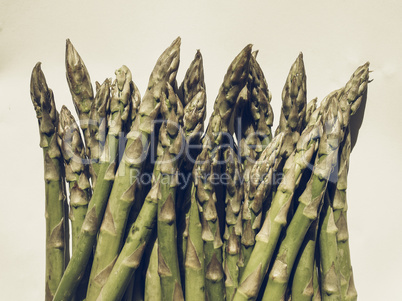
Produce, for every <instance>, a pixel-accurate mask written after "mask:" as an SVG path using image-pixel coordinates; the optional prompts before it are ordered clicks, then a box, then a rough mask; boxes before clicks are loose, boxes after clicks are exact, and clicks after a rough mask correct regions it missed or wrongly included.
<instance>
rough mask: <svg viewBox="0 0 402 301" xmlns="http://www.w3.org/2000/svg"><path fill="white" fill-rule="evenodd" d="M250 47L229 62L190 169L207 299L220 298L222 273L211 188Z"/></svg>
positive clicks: (222, 293)
mask: <svg viewBox="0 0 402 301" xmlns="http://www.w3.org/2000/svg"><path fill="white" fill-rule="evenodd" d="M250 56H251V45H248V46H246V47H245V48H244V49H243V50H242V51H241V52H240V54H239V55H237V57H236V58H235V59H234V60H233V62H232V63H231V65H230V66H229V68H228V71H227V73H226V75H225V77H224V80H223V84H222V85H221V87H220V89H219V93H218V96H217V98H216V101H215V104H214V111H213V112H212V115H211V117H210V120H209V124H208V127H207V130H206V133H205V136H204V137H203V139H202V144H203V150H202V151H201V153H200V154H199V155H198V157H197V161H196V164H195V166H194V170H195V172H194V173H193V175H194V182H195V189H196V196H197V201H198V203H199V205H200V208H201V209H202V214H201V221H202V222H201V223H202V239H203V240H204V254H205V265H206V270H205V275H206V293H207V298H208V300H223V299H224V295H225V292H224V282H223V276H224V275H223V270H222V240H221V234H220V228H219V218H218V212H217V204H216V202H217V199H216V194H215V188H214V185H213V183H212V182H213V181H214V177H215V176H216V175H217V174H219V171H218V168H217V167H218V162H219V160H220V152H221V150H220V145H221V144H224V143H228V142H230V141H227V140H228V139H227V136H228V127H229V122H230V119H231V115H232V111H233V107H234V104H235V101H236V99H237V97H238V95H239V93H240V91H241V90H242V89H243V87H244V85H245V84H246V80H247V77H248V74H249V61H250Z"/></svg>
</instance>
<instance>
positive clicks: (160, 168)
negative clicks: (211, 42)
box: [97, 87, 183, 300]
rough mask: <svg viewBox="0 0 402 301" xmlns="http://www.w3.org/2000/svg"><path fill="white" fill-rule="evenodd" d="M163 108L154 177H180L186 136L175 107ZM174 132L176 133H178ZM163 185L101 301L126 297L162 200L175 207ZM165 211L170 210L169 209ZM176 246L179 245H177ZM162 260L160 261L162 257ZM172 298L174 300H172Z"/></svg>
mask: <svg viewBox="0 0 402 301" xmlns="http://www.w3.org/2000/svg"><path fill="white" fill-rule="evenodd" d="M168 89H169V90H171V89H172V88H171V87H169V88H168ZM165 98H166V96H165V95H164V94H161V96H160V99H161V102H162V101H163V102H164V101H168V100H165ZM144 99H145V97H144ZM143 103H144V101H143ZM163 107H164V109H161V113H162V114H163V117H164V119H165V120H166V119H167V121H165V122H164V123H163V124H162V126H161V129H160V133H159V145H158V151H157V154H158V159H157V161H156V163H155V167H154V175H155V174H156V175H159V173H160V174H169V175H174V174H176V173H177V168H178V166H179V163H180V160H179V159H178V158H177V157H176V158H175V156H176V155H178V154H180V151H182V143H183V142H182V134H181V133H179V131H178V128H177V124H174V122H175V121H176V122H177V115H176V114H173V113H172V111H173V106H171V108H170V109H168V110H166V107H165V106H163ZM140 111H141V110H140ZM171 118H172V119H171ZM172 124H174V126H172ZM174 129H176V132H175V130H174ZM174 132H175V133H174ZM172 133H173V135H174V138H175V139H172V138H171V136H170V137H168V135H171V134H172ZM161 182H162V178H161V177H159V176H158V177H157V179H154V182H153V186H152V188H151V190H150V192H149V193H148V196H147V197H146V199H145V202H144V205H143V206H142V208H141V211H140V214H139V215H138V217H137V219H136V221H135V222H134V224H133V225H132V226H131V229H130V233H129V235H128V237H127V239H126V242H125V244H124V246H123V248H122V250H121V252H120V254H119V256H118V257H117V260H116V263H115V264H114V266H113V268H112V269H111V272H110V274H109V277H108V278H107V281H106V283H105V285H104V286H103V288H102V290H101V292H100V295H99V296H98V298H97V300H118V299H119V298H121V297H122V295H123V294H124V291H125V289H126V287H127V285H128V284H129V281H130V278H131V277H132V275H133V274H134V272H135V270H136V269H137V267H138V266H139V264H140V261H141V258H142V254H143V252H144V249H145V246H146V243H147V241H148V240H149V238H150V235H151V234H152V231H153V229H154V227H155V224H156V216H157V212H158V202H159V200H163V199H164V200H165V203H166V202H168V203H167V204H168V205H169V206H170V207H171V206H172V205H171V204H169V202H173V200H172V197H173V196H172V195H171V194H169V195H168V196H166V193H165V192H163V195H162V189H161V188H162V184H161ZM170 184H171V185H172V186H174V185H175V184H176V183H175V182H170ZM166 197H167V198H166ZM165 208H166V209H168V207H165ZM173 208H174V206H173ZM162 213H163V212H162ZM165 213H166V212H165ZM168 213H171V212H168ZM159 218H164V219H165V220H167V219H168V218H169V219H170V220H172V215H171V214H167V213H166V214H164V215H162V216H161V214H160V215H159ZM159 243H160V236H159ZM172 243H173V244H175V242H172ZM158 256H159V258H160V253H159V254H158ZM160 263H161V260H159V264H158V269H159V275H160V276H162V274H163V276H165V274H164V273H162V272H166V271H167V269H168V267H167V266H166V265H165V266H161V264H160ZM162 289H163V285H162ZM180 290H181V288H180V287H179V283H177V284H176V286H175V289H174V291H173V298H176V297H177V298H178V297H179V296H180ZM168 297H169V298H172V297H171V296H168Z"/></svg>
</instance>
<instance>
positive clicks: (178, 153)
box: [157, 85, 184, 301]
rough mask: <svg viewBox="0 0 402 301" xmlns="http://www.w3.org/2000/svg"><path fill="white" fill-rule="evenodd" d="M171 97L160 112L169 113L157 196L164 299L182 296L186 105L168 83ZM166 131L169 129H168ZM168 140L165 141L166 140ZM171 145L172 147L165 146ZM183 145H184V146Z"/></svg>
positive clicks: (162, 146)
mask: <svg viewBox="0 0 402 301" xmlns="http://www.w3.org/2000/svg"><path fill="white" fill-rule="evenodd" d="M167 96H168V98H167V99H166V100H165V101H163V102H161V113H162V115H163V116H168V121H167V126H166V127H163V128H162V129H161V139H163V140H162V143H161V144H160V146H161V148H162V149H163V150H162V149H160V150H159V151H160V152H163V157H162V160H161V161H162V162H161V163H160V164H162V165H161V166H163V167H164V168H161V170H160V177H161V184H160V185H161V188H160V193H161V198H160V199H158V222H157V229H158V273H159V276H160V280H161V293H162V300H166V301H168V300H174V299H175V298H179V297H178V296H181V297H180V298H181V299H183V292H182V287H181V279H180V270H179V261H178V256H177V232H176V209H175V206H176V202H175V201H176V187H177V185H178V167H179V166H180V163H179V162H172V161H179V160H180V159H179V158H180V157H182V156H183V149H182V146H184V141H180V139H183V134H182V130H181V127H180V124H181V123H182V122H181V119H182V118H183V107H182V104H181V101H180V99H179V97H178V96H177V95H176V94H175V92H174V91H173V88H172V87H171V86H170V85H168V95H167ZM165 131H166V132H165ZM164 140H166V141H164ZM168 147H169V148H170V149H169V151H167V150H166V148H168ZM183 148H184V147H183Z"/></svg>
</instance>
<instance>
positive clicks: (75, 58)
mask: <svg viewBox="0 0 402 301" xmlns="http://www.w3.org/2000/svg"><path fill="white" fill-rule="evenodd" d="M66 78H67V83H68V87H69V88H70V93H71V96H72V98H73V103H74V107H75V110H76V111H77V114H78V117H79V121H80V126H81V129H82V131H83V133H84V141H85V146H86V147H88V145H89V141H90V134H89V131H88V124H89V115H90V111H91V107H92V102H93V98H94V93H93V89H92V84H91V79H90V77H89V73H88V70H87V68H86V67H85V64H84V61H83V60H82V59H81V56H80V55H79V54H78V52H77V50H76V49H75V48H74V46H73V44H72V43H71V42H70V40H69V39H67V41H66Z"/></svg>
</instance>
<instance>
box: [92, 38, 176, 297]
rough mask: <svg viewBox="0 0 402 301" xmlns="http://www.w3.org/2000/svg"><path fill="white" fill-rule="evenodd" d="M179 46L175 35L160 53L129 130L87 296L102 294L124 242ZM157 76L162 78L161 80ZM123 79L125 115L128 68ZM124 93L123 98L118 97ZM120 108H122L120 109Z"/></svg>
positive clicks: (120, 86) (129, 91) (130, 88)
mask: <svg viewBox="0 0 402 301" xmlns="http://www.w3.org/2000/svg"><path fill="white" fill-rule="evenodd" d="M179 47H180V39H176V40H175V41H174V42H173V43H172V44H171V45H170V47H168V48H167V49H166V50H165V51H164V52H163V53H162V55H161V56H160V57H159V59H158V61H157V63H156V66H155V68H154V70H153V72H152V74H151V76H150V79H149V85H148V86H149V87H151V89H150V90H149V89H148V90H147V91H146V93H145V95H144V98H143V101H142V103H141V105H140V108H139V112H138V113H137V115H136V117H135V119H134V121H133V123H132V126H131V130H130V132H129V133H128V134H127V139H128V141H127V145H126V149H125V151H124V155H123V159H122V161H121V163H120V166H119V169H118V171H117V177H116V180H115V181H116V185H114V188H113V189H112V192H111V195H110V198H109V201H108V209H107V210H106V213H105V218H104V220H103V222H102V227H101V230H100V236H99V239H98V244H97V248H96V253H95V258H94V264H93V267H92V271H91V279H90V285H89V289H88V297H87V298H88V300H92V298H96V297H97V296H98V295H99V292H100V290H101V289H102V286H103V284H104V283H105V281H106V279H107V277H108V272H110V270H111V268H112V267H113V264H114V262H115V260H116V257H117V255H118V252H119V250H120V248H121V245H122V243H123V240H122V238H123V235H124V229H125V226H126V223H127V219H128V215H129V212H130V208H131V206H132V204H133V202H134V193H135V189H136V183H137V178H138V177H139V175H140V173H141V170H142V165H143V162H144V161H145V160H144V158H145V157H146V155H147V153H148V149H149V142H150V137H151V135H153V134H152V133H153V131H154V120H155V118H156V117H157V116H158V114H159V108H160V97H161V96H160V95H161V94H162V93H163V92H162V91H163V90H165V84H166V82H165V80H170V81H172V80H174V77H173V79H172V78H171V76H172V75H175V74H176V72H177V68H178V63H179V60H178V58H177V57H178V55H179ZM166 65H169V66H166ZM164 72H165V73H166V72H167V74H164ZM119 74H120V73H119ZM158 78H160V79H161V80H162V81H161V82H158V81H157V79H158ZM121 79H122V81H121V82H119V78H118V80H117V83H116V85H117V87H118V90H116V103H115V107H116V112H121V113H120V114H121V115H122V116H124V114H125V113H126V112H127V114H128V112H129V111H128V110H126V109H123V110H121V104H123V103H126V104H128V103H129V99H130V97H131V96H130V95H131V94H132V93H133V87H134V86H133V84H132V83H131V74H128V73H127V72H125V78H124V80H123V78H121ZM120 91H122V92H120ZM122 93H124V94H122ZM123 95H125V96H123ZM121 96H123V97H122V98H121V99H120V98H119V97H121ZM117 100H118V101H117ZM120 101H121V102H120ZM118 102H120V103H121V104H120V103H118ZM112 103H113V99H112V102H111V110H112V111H113V109H112ZM127 108H129V106H127ZM118 109H120V110H119V111H117V110H118ZM127 118H128V115H127ZM121 129H122V126H121V127H120V130H119V131H115V132H114V133H115V134H118V133H119V132H120V131H121Z"/></svg>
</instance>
